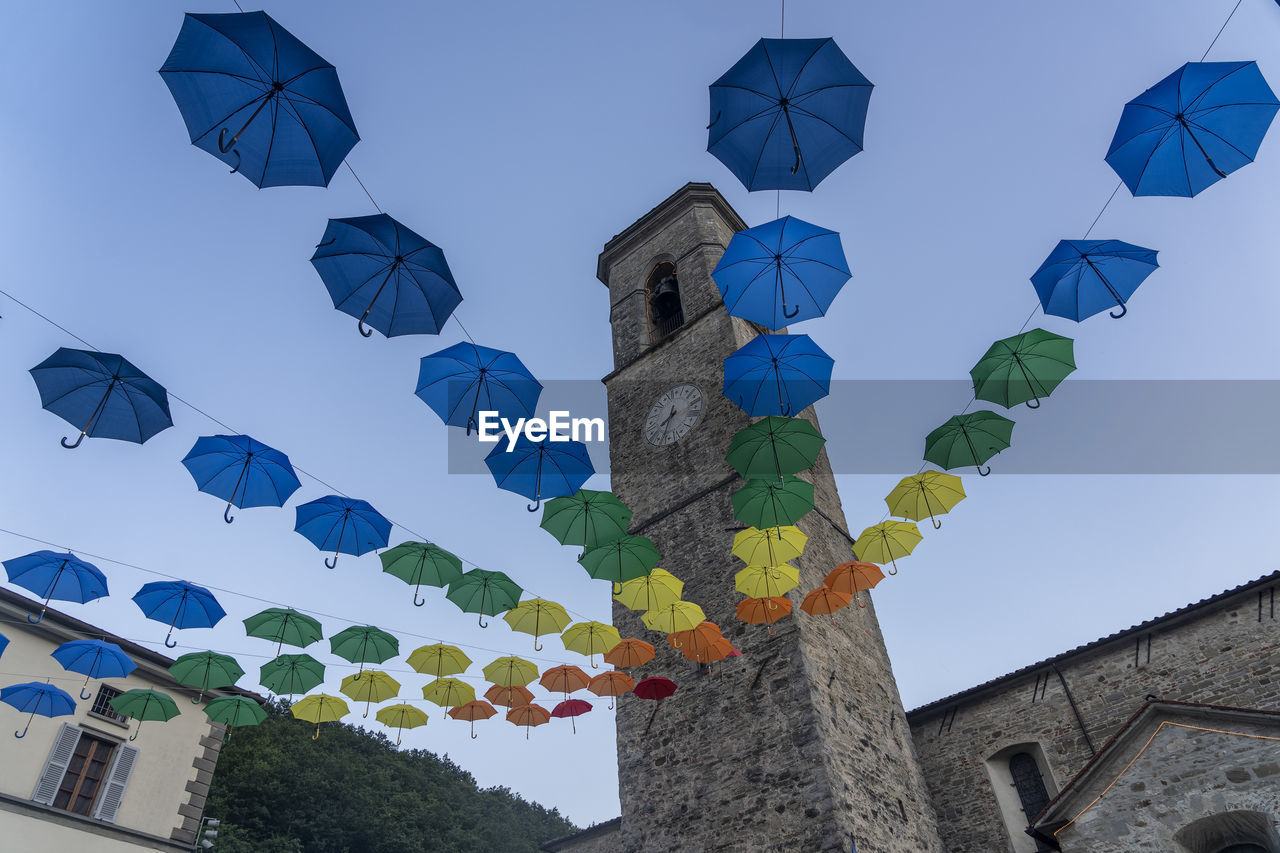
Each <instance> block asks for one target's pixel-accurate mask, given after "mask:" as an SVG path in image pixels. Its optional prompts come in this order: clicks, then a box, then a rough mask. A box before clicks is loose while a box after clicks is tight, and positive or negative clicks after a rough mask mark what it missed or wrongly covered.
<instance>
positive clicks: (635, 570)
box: [578, 535, 662, 584]
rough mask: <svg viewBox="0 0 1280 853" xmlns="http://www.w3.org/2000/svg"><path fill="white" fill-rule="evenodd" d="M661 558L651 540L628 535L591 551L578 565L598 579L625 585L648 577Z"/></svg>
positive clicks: (585, 552) (584, 552)
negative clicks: (630, 581)
mask: <svg viewBox="0 0 1280 853" xmlns="http://www.w3.org/2000/svg"><path fill="white" fill-rule="evenodd" d="M661 559H662V555H661V554H659V553H658V549H657V547H656V546H655V545H654V544H653V541H652V540H650V539H649V538H648V537H645V536H631V535H627V536H622V537H619V538H618V539H616V540H614V541H613V542H609V543H607V544H605V545H599V546H597V547H595V548H588V549H587V550H585V551H583V552H582V555H581V556H580V557H578V563H580V564H581V565H582V568H584V569H586V570H587V574H589V575H591V577H593V578H595V579H596V580H605V581H613V582H614V583H616V584H624V583H626V582H627V581H629V580H635V579H636V578H639V577H644V576H645V575H647V574H649V572H651V571H653V569H654V567H656V566H657V565H658V561H659V560H661Z"/></svg>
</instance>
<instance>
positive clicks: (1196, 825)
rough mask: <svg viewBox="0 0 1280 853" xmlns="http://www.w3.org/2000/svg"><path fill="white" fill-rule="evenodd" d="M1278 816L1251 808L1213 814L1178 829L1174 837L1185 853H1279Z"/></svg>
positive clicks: (1179, 847) (1180, 849) (1179, 848)
mask: <svg viewBox="0 0 1280 853" xmlns="http://www.w3.org/2000/svg"><path fill="white" fill-rule="evenodd" d="M1275 817H1276V816H1275V815H1273V814H1266V813H1264V812H1252V811H1227V812H1219V813H1217V814H1211V815H1208V816H1206V817H1202V818H1200V819H1199V820H1196V821H1193V822H1191V823H1189V824H1187V825H1186V826H1184V827H1183V828H1182V829H1180V830H1178V831H1177V832H1176V833H1175V834H1174V836H1173V840H1174V841H1176V842H1177V847H1178V850H1179V851H1185V853H1277V851H1280V835H1277V834H1276V829H1275V825H1274V824H1273V821H1274V820H1275Z"/></svg>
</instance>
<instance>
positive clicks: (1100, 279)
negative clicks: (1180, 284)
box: [995, 240, 1160, 402]
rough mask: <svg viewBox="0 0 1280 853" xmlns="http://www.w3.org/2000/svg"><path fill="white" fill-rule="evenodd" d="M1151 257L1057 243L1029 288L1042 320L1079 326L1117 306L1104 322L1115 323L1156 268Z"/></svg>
mask: <svg viewBox="0 0 1280 853" xmlns="http://www.w3.org/2000/svg"><path fill="white" fill-rule="evenodd" d="M1156 254H1157V252H1156V250H1155V249H1144V248H1142V247H1141V246H1135V245H1133V244H1132V243H1124V242H1122V241H1120V240H1059V241H1058V245H1057V246H1055V247H1054V249H1053V251H1052V252H1050V253H1049V257H1047V258H1045V259H1044V263H1042V264H1041V265H1040V268H1039V269H1037V270H1036V271H1035V272H1034V273H1033V274H1032V276H1031V284H1032V285H1033V286H1034V287H1035V289H1036V296H1038V297H1040V307H1041V308H1043V309H1044V313H1046V314H1053V315H1055V316H1057V317H1066V318H1067V319H1068V320H1075V321H1076V322H1080V321H1081V320H1083V319H1085V318H1086V317H1092V316H1093V315H1094V314H1097V313H1099V312H1100V311H1105V310H1107V309H1108V308H1113V307H1115V306H1117V305H1118V306H1119V307H1120V311H1119V313H1117V312H1115V311H1112V312H1111V315H1110V316H1112V317H1115V318H1120V317H1123V316H1124V315H1125V314H1127V313H1129V305H1128V302H1129V297H1131V296H1133V292H1134V291H1135V290H1137V289H1138V285H1140V284H1142V282H1144V281H1146V279H1147V276H1149V275H1151V273H1153V272H1155V270H1156V268H1157V267H1159V266H1160V265H1159V264H1158V263H1156ZM995 402H998V401H995Z"/></svg>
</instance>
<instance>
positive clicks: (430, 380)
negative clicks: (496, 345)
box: [413, 342, 542, 435]
mask: <svg viewBox="0 0 1280 853" xmlns="http://www.w3.org/2000/svg"><path fill="white" fill-rule="evenodd" d="M413 393H415V394H416V395H418V397H419V399H421V400H422V402H424V403H426V404H427V405H428V406H430V407H431V411H433V412H435V413H436V414H437V415H439V416H440V419H441V420H442V421H444V422H445V423H446V424H448V425H449V426H460V427H466V428H467V434H468V435H470V434H471V430H473V429H475V428H476V427H477V426H478V425H479V420H478V419H479V413H480V412H497V415H498V417H499V418H506V419H507V420H509V421H510V422H511V423H515V422H516V421H517V420H518V419H520V418H528V417H532V416H533V413H534V411H535V410H536V409H537V406H538V396H539V395H540V394H541V393H542V383H540V382H538V380H537V379H534V378H533V374H532V373H530V372H529V369H528V368H527V367H525V366H524V363H523V362H521V361H520V359H519V358H517V357H516V355H515V353H510V352H505V351H503V350H498V349H490V348H489V347H482V346H479V345H477V344H474V343H469V342H463V343H460V344H454V345H453V346H451V347H445V348H444V349H442V350H440V351H439V352H433V353H432V354H431V355H427V356H423V357H422V360H421V361H420V362H419V363H418V387H417V390H415V391H414V392H413Z"/></svg>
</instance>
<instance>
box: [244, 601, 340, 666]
mask: <svg viewBox="0 0 1280 853" xmlns="http://www.w3.org/2000/svg"><path fill="white" fill-rule="evenodd" d="M244 630H245V633H246V634H248V635H249V636H250V637H260V638H262V639H264V640H271V641H272V642H274V643H275V644H276V654H277V655H278V654H280V649H281V648H283V647H284V644H285V643H288V644H289V645H291V646H297V647H298V648H300V649H303V648H306V647H307V646H309V645H311V644H312V643H314V642H316V641H317V640H320V639H323V638H324V635H323V634H322V633H320V623H319V622H317V621H316V620H315V619H312V618H311V617H310V616H304V615H303V614H301V613H299V612H298V611H296V610H289V609H288V608H285V607H268V608H267V609H266V610H264V611H262V612H261V613H255V614H253V615H252V616H250V617H249V618H248V619H246V620H244Z"/></svg>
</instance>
